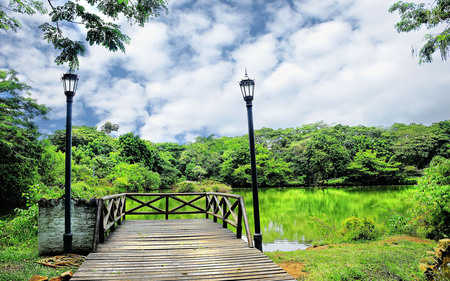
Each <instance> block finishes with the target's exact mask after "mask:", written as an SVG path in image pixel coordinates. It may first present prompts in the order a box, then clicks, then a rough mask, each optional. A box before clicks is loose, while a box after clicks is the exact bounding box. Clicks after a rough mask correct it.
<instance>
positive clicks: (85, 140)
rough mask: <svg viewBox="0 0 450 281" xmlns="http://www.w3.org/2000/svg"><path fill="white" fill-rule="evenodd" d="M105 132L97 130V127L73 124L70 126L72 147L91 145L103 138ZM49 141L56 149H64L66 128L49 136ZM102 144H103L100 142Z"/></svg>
mask: <svg viewBox="0 0 450 281" xmlns="http://www.w3.org/2000/svg"><path fill="white" fill-rule="evenodd" d="M105 136H106V135H105V133H104V132H99V131H97V127H88V126H73V127H72V147H79V146H86V145H87V146H91V145H92V144H91V143H92V142H94V141H95V140H99V139H105ZM49 139H50V142H51V143H52V144H53V145H55V146H56V147H57V149H58V151H62V152H65V151H66V130H65V129H64V130H57V131H55V132H54V133H53V135H51V136H50V138H49ZM101 145H103V144H101Z"/></svg>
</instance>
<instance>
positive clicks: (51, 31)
mask: <svg viewBox="0 0 450 281" xmlns="http://www.w3.org/2000/svg"><path fill="white" fill-rule="evenodd" d="M48 3H49V6H50V13H49V15H50V17H51V22H50V23H48V22H46V23H43V24H41V25H40V26H39V28H40V29H41V30H42V31H43V33H44V39H45V40H47V41H48V42H49V43H51V44H52V45H53V46H54V47H55V49H57V50H60V51H61V52H60V54H59V55H58V56H57V57H56V59H55V63H56V64H58V65H62V64H65V63H68V65H69V67H70V69H78V68H79V59H78V56H80V55H81V56H82V55H84V53H85V51H86V48H85V44H84V42H82V41H76V40H75V39H74V38H73V37H76V35H73V37H72V38H70V37H68V36H66V35H65V34H64V33H63V28H67V29H71V28H73V27H74V25H82V26H83V29H84V30H86V38H85V41H86V42H88V43H89V44H90V45H93V44H97V45H101V46H103V47H105V48H106V49H108V50H109V51H113V52H116V51H118V50H120V51H122V52H125V44H128V43H129V41H130V38H129V37H128V36H127V35H126V34H124V33H122V30H121V26H120V25H118V24H117V23H115V22H118V21H119V18H122V17H124V18H126V19H127V20H128V22H129V23H130V24H137V25H139V26H144V24H145V23H146V22H148V21H149V20H150V19H151V18H152V17H156V16H159V14H160V12H161V11H166V12H167V7H166V4H167V1H166V0H139V1H117V0H89V1H87V4H85V5H86V7H85V6H83V4H82V3H81V2H79V1H71V0H69V1H66V2H65V3H64V4H63V5H60V6H55V5H54V2H53V1H51V0H49V1H48ZM0 8H1V10H0V28H1V29H3V30H8V29H12V30H13V31H17V29H19V28H20V22H19V21H18V20H17V19H15V18H14V17H11V16H9V15H8V13H11V12H13V13H22V14H28V15H32V14H34V13H36V12H40V13H46V12H47V10H46V9H45V8H44V5H43V2H41V1H33V0H25V1H19V0H10V2H9V5H8V7H6V6H3V5H2V6H0ZM7 12H8V13H7ZM107 19H108V20H110V21H107ZM67 33H70V32H67Z"/></svg>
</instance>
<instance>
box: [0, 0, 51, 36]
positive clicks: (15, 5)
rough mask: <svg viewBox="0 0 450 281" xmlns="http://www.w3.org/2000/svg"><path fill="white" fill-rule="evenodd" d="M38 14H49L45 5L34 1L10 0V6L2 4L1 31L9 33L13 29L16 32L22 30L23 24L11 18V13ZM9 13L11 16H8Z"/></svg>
mask: <svg viewBox="0 0 450 281" xmlns="http://www.w3.org/2000/svg"><path fill="white" fill-rule="evenodd" d="M36 12H38V13H40V14H45V13H47V9H46V8H45V7H44V3H43V2H41V1H33V0H10V1H9V3H8V6H3V5H2V4H0V29H3V30H5V31H8V30H9V29H11V30H12V31H14V32H17V30H19V29H20V27H21V24H20V22H19V20H17V19H16V18H15V17H13V16H11V15H10V14H11V13H18V14H27V15H30V16H31V15H34V14H36ZM8 13H9V14H8Z"/></svg>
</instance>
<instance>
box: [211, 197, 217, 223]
mask: <svg viewBox="0 0 450 281" xmlns="http://www.w3.org/2000/svg"><path fill="white" fill-rule="evenodd" d="M211 199H212V206H213V214H214V215H213V221H214V222H217V217H216V216H215V215H217V210H219V208H218V207H217V202H216V195H213V198H211Z"/></svg>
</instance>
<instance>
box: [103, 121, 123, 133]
mask: <svg viewBox="0 0 450 281" xmlns="http://www.w3.org/2000/svg"><path fill="white" fill-rule="evenodd" d="M100 130H102V131H103V132H105V133H107V134H111V132H117V131H118V130H119V125H117V124H113V123H111V122H110V121H108V122H106V123H105V124H103V125H102V126H101V127H100Z"/></svg>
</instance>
